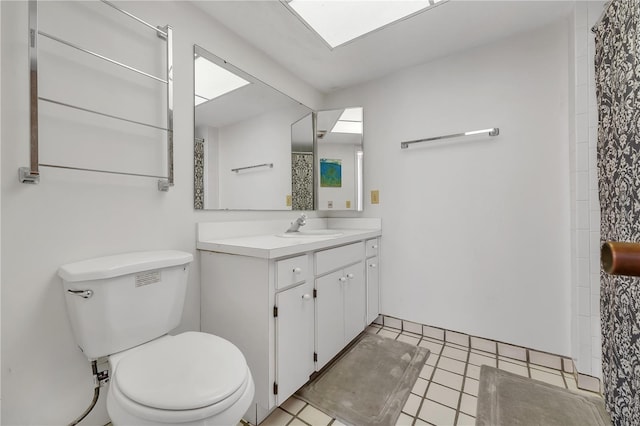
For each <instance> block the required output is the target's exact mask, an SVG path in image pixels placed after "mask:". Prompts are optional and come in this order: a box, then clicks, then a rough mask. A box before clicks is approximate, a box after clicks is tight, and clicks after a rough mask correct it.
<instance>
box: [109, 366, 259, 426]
mask: <svg viewBox="0 0 640 426" xmlns="http://www.w3.org/2000/svg"><path fill="white" fill-rule="evenodd" d="M249 380H250V382H249V384H248V386H247V388H246V389H245V391H244V393H243V394H242V396H241V397H240V399H238V401H236V403H235V404H233V405H232V406H231V407H229V408H228V409H226V410H224V411H222V412H221V413H218V414H216V415H214V416H212V417H207V418H204V419H200V420H196V421H190V422H185V423H179V425H180V426H236V425H237V424H238V422H240V419H242V416H243V415H244V414H245V413H246V412H247V410H248V409H249V406H250V405H251V402H252V401H253V395H254V392H255V384H254V383H253V378H250V379H249ZM107 413H108V414H109V418H110V419H111V423H112V424H113V425H114V426H133V425H135V426H158V425H168V424H172V425H174V424H176V423H175V422H167V423H162V422H155V421H150V420H146V419H141V418H139V417H135V416H132V415H131V414H130V413H129V412H127V411H125V410H124V408H123V407H122V406H120V404H118V403H117V402H116V401H115V399H114V398H113V396H112V395H111V392H109V391H107Z"/></svg>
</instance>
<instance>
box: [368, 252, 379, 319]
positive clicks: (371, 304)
mask: <svg viewBox="0 0 640 426" xmlns="http://www.w3.org/2000/svg"><path fill="white" fill-rule="evenodd" d="M379 313H380V275H379V272H378V257H377V256H376V257H372V258H371V259H367V324H371V323H372V322H373V321H374V320H375V319H376V318H377V317H378V314H379Z"/></svg>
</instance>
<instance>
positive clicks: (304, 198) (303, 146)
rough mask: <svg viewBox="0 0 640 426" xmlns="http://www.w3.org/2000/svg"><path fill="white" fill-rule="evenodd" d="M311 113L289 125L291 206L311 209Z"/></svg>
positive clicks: (299, 208) (312, 199)
mask: <svg viewBox="0 0 640 426" xmlns="http://www.w3.org/2000/svg"><path fill="white" fill-rule="evenodd" d="M313 119H314V116H313V113H309V114H307V115H306V116H304V117H303V118H301V119H300V120H298V121H296V122H295V123H293V124H292V125H291V197H292V203H291V208H292V209H293V210H313V209H314V195H313V194H314V192H313V188H314V187H315V185H314V180H313Z"/></svg>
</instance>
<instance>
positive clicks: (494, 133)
mask: <svg viewBox="0 0 640 426" xmlns="http://www.w3.org/2000/svg"><path fill="white" fill-rule="evenodd" d="M483 133H487V134H488V135H489V136H498V135H499V134H500V129H499V128H497V127H493V128H491V129H483V130H472V131H470V132H464V133H454V134H451V135H444V136H435V137H432V138H425V139H416V140H412V141H405V142H400V148H402V149H407V148H409V145H412V144H414V143H422V142H433V141H439V140H442V139H450V138H459V137H461V136H473V135H481V134H483Z"/></svg>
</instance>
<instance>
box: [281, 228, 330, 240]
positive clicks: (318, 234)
mask: <svg viewBox="0 0 640 426" xmlns="http://www.w3.org/2000/svg"><path fill="white" fill-rule="evenodd" d="M340 235H342V232H340V231H337V230H335V229H307V230H304V231H298V232H285V233H283V234H277V236H278V237H282V238H334V237H339V236H340Z"/></svg>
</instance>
